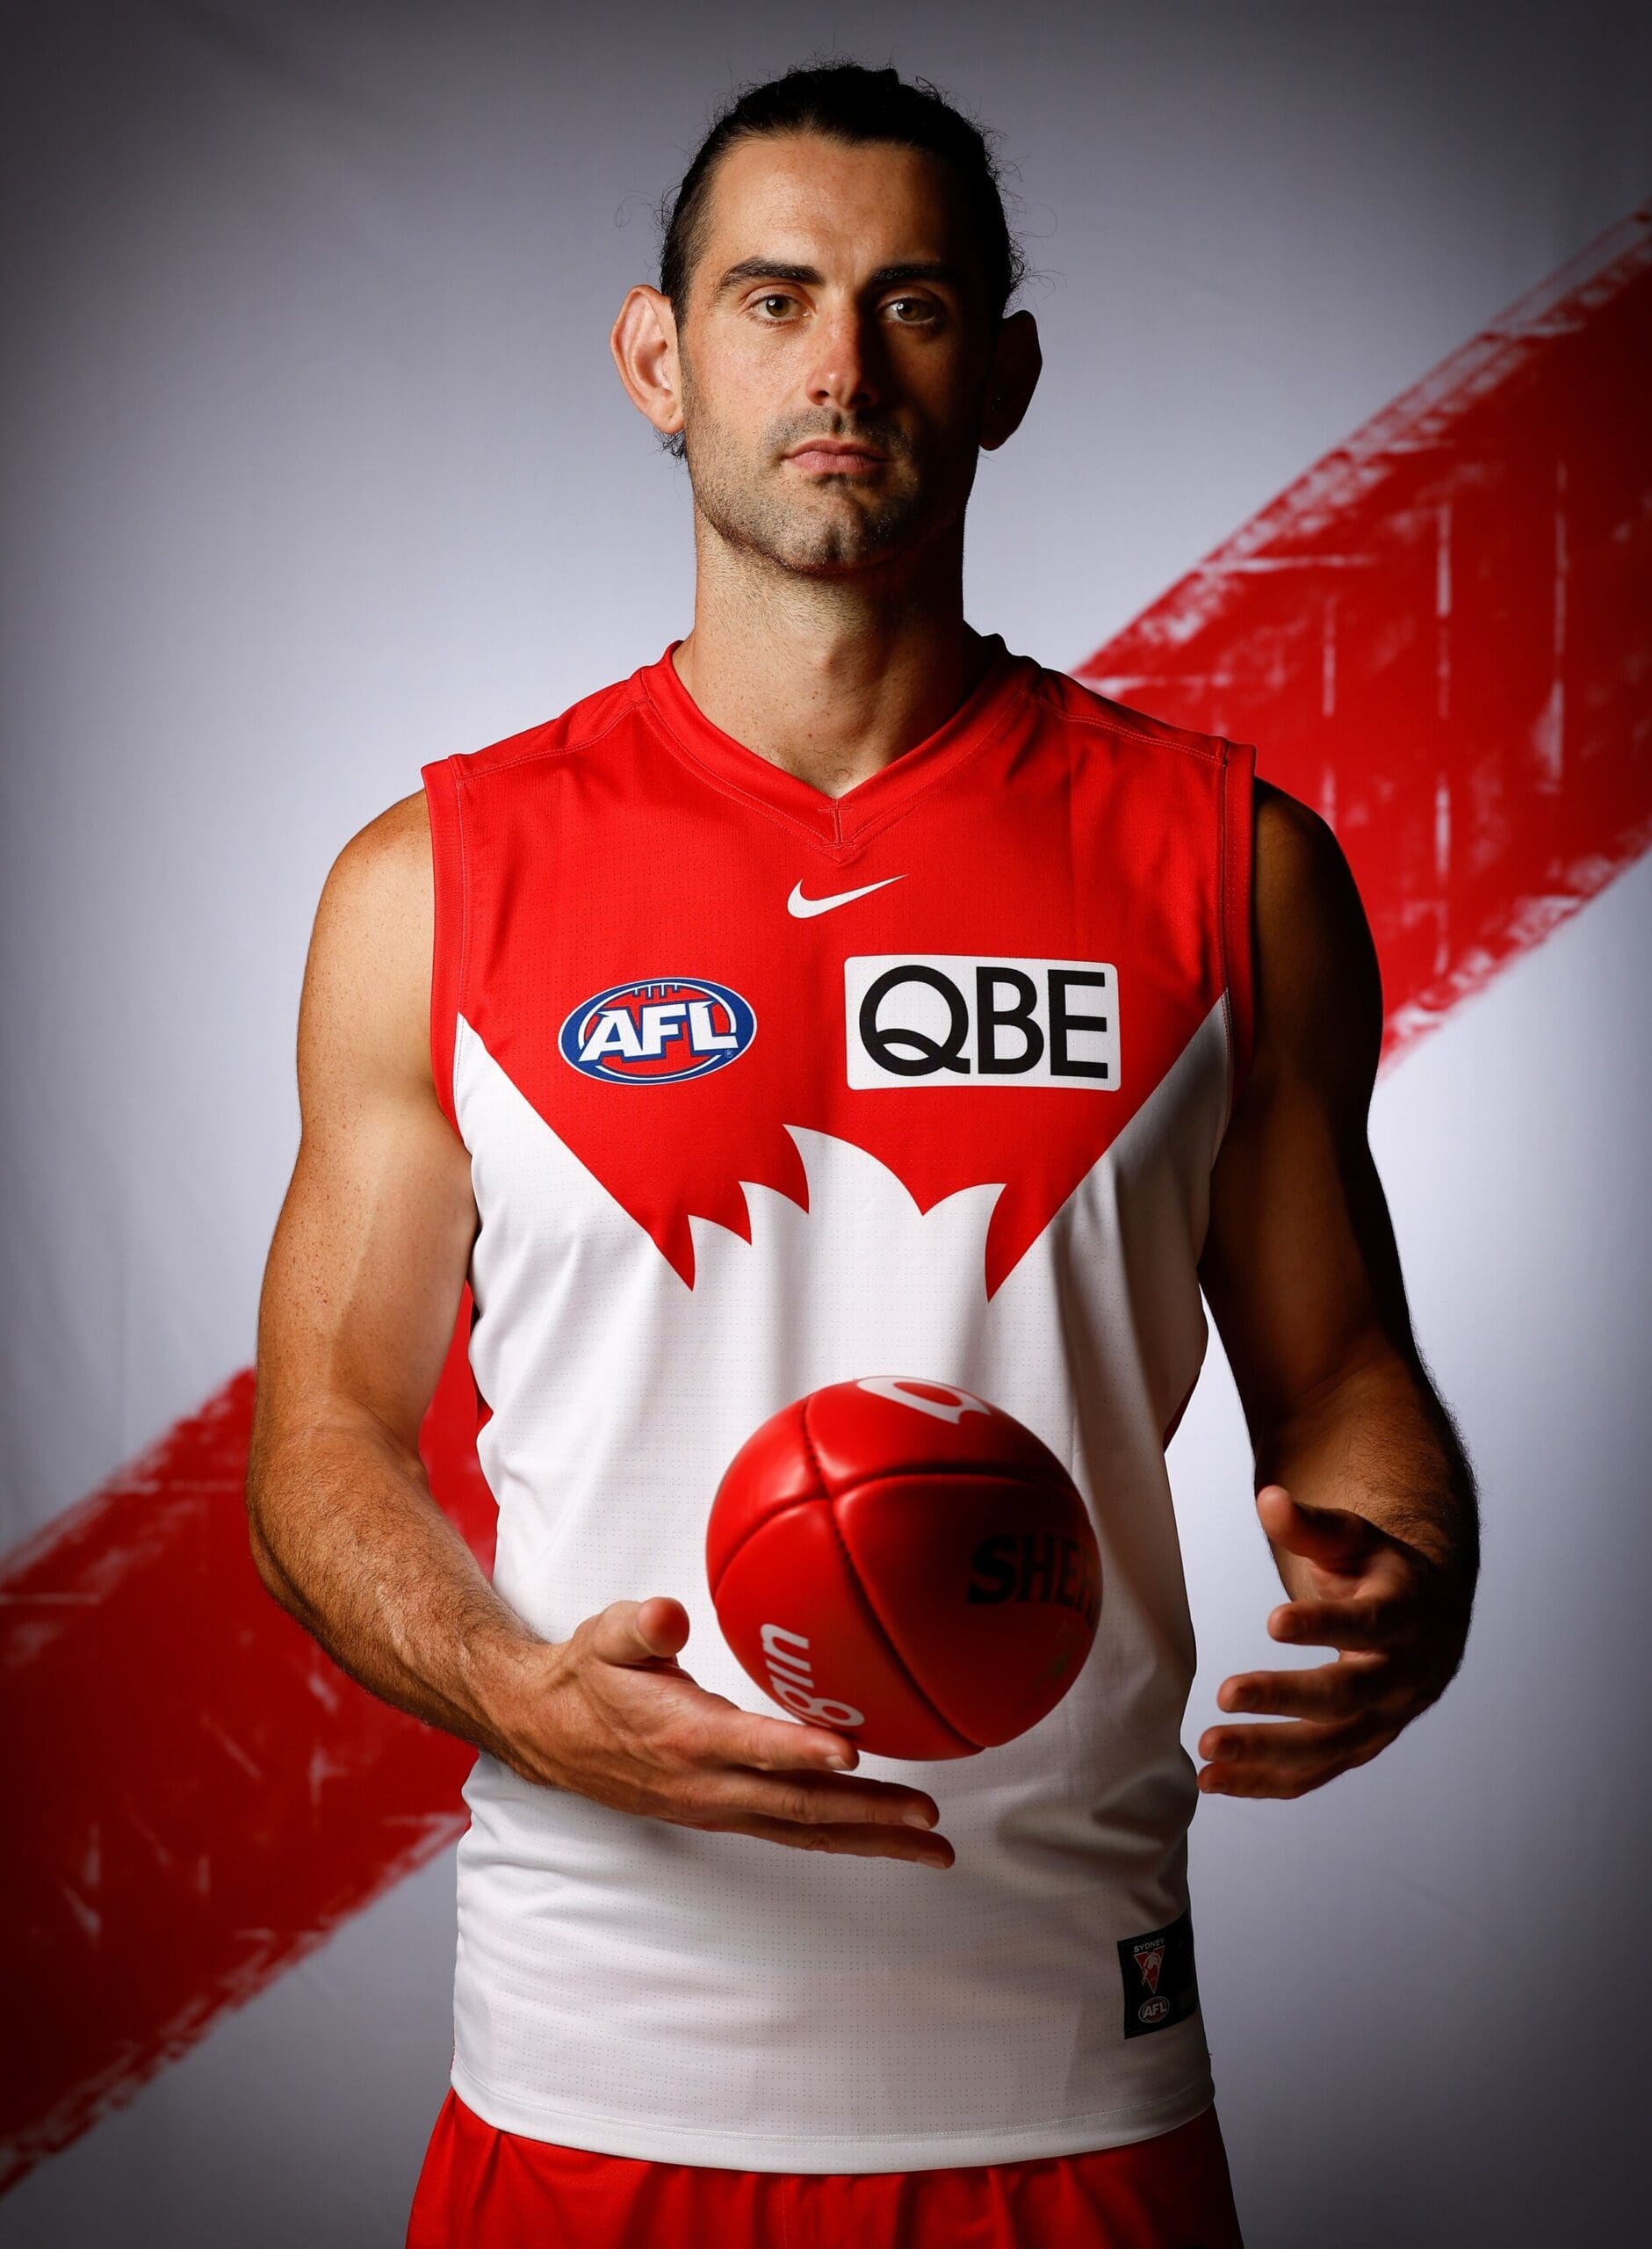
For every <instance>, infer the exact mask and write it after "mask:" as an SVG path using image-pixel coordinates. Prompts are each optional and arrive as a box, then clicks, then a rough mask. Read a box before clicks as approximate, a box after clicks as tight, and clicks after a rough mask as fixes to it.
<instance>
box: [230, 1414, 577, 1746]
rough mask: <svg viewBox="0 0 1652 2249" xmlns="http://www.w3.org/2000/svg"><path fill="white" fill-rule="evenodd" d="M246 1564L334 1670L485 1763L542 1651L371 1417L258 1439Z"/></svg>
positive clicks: (411, 1461)
mask: <svg viewBox="0 0 1652 2249" xmlns="http://www.w3.org/2000/svg"><path fill="white" fill-rule="evenodd" d="M247 1509H248V1515H249V1523H250V1526H251V1534H252V1548H253V1555H254V1558H255V1560H256V1563H257V1566H258V1570H259V1574H260V1575H261V1577H262V1578H263V1582H264V1584H265V1585H266V1586H267V1587H269V1589H270V1592H271V1595H273V1596H274V1598H275V1599H276V1600H277V1601H278V1602H280V1604H281V1606H282V1607H283V1608H284V1609H286V1610H287V1611H288V1612H289V1613H290V1614H291V1615H292V1616H294V1617H295V1618H296V1619H297V1620H298V1622H299V1623H301V1624H302V1625H303V1626H304V1627H305V1629H306V1630H307V1631H309V1632H311V1633H312V1634H314V1638H316V1639H317V1640H319V1641H320V1642H321V1645H322V1646H323V1647H324V1648H325V1649H326V1650H327V1652H328V1654H329V1655H330V1656H331V1657H332V1658H333V1660H334V1661H335V1663H336V1664H338V1665H339V1667H340V1668H341V1669H343V1670H344V1671H347V1672H348V1673H349V1674H350V1676H351V1677H352V1678H353V1679H357V1680H359V1681H360V1682H361V1684H362V1685H363V1686H364V1687H366V1688H369V1689H371V1690H372V1692H373V1693H374V1694H375V1695H378V1696H380V1697H381V1698H382V1699H383V1700H384V1701H385V1702H387V1703H394V1704H395V1705H396V1707H397V1708H398V1709H400V1710H409V1711H411V1712H412V1713H413V1714H414V1715H415V1717H421V1718H423V1719H424V1720H425V1721H426V1722H427V1723H428V1724H429V1725H436V1726H440V1727H442V1728H443V1729H444V1731H445V1732H449V1733H452V1734H457V1735H458V1737H459V1738H460V1739H462V1740H465V1741H469V1742H473V1743H474V1744H475V1745H476V1746H477V1747H478V1748H481V1749H486V1750H487V1751H489V1752H490V1753H491V1754H494V1755H496V1756H497V1755H501V1754H503V1752H504V1746H505V1745H504V1741H503V1739H502V1736H501V1731H500V1716H501V1712H503V1711H504V1710H507V1709H508V1708H509V1697H510V1695H511V1692H512V1689H514V1688H516V1687H517V1686H518V1685H519V1684H520V1683H521V1681H522V1679H523V1674H524V1670H525V1668H526V1667H528V1666H530V1665H531V1664H532V1662H533V1661H534V1660H535V1659H536V1658H537V1657H538V1656H542V1655H543V1652H544V1650H545V1645H546V1643H545V1642H544V1641H543V1640H541V1639H540V1638H538V1637H537V1635H536V1634H535V1633H533V1632H531V1631H529V1629H528V1627H527V1626H526V1625H525V1624H523V1622H522V1620H521V1618H520V1617H519V1616H516V1613H515V1611H514V1610H512V1609H510V1608H509V1607H508V1606H507V1604H506V1603H505V1602H503V1601H501V1599H500V1597H499V1595H497V1594H496V1593H495V1592H494V1589H493V1587H492V1586H491V1585H490V1584H489V1583H488V1581H487V1578H486V1577H485V1576H484V1575H483V1573H482V1571H481V1569H480V1566H478V1564H477V1561H476V1558H475V1557H474V1555H473V1553H472V1552H471V1551H470V1549H469V1547H468V1546H467V1545H466V1544H465V1541H464V1539H463V1537H461V1536H460V1535H459V1533H458V1530H457V1529H455V1528H454V1526H453V1524H452V1523H451V1522H450V1521H449V1520H448V1518H447V1516H446V1515H444V1514H443V1512H442V1510H441V1509H440V1508H438V1507H437V1506H436V1502H435V1501H434V1500H433V1499H432V1498H431V1496H430V1490H429V1483H428V1482H427V1480H426V1478H425V1474H424V1471H423V1467H422V1464H421V1462H420V1461H419V1459H418V1457H417V1456H416V1454H415V1455H410V1454H408V1452H407V1451H406V1450H404V1448H402V1447H401V1446H400V1445H399V1444H397V1443H395V1442H394V1441H393V1439H392V1437H391V1435H390V1434H389V1432H388V1431H387V1430H386V1429H385V1428H383V1427H382V1426H381V1425H380V1424H379V1423H378V1422H377V1421H374V1420H373V1419H372V1416H371V1415H369V1414H347V1413H341V1414H339V1415H337V1416H335V1417H333V1418H331V1419H329V1420H328V1421H320V1422H309V1423H307V1424H305V1425H304V1426H303V1427H301V1428H296V1429H292V1430H290V1431H288V1432H286V1433H285V1434H284V1435H279V1436H275V1435H260V1433H259V1432H257V1431H255V1434H254V1442H253V1447H252V1455H251V1460H250V1463H249V1472H248V1477H247Z"/></svg>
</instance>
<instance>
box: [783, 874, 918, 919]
mask: <svg viewBox="0 0 1652 2249" xmlns="http://www.w3.org/2000/svg"><path fill="white" fill-rule="evenodd" d="M905 879H906V878H905V875H885V876H884V879H883V881H882V882H869V883H862V886H861V887H860V889H859V890H840V891H835V892H833V895H832V896H831V897H830V898H805V897H804V894H803V885H802V884H801V883H800V882H795V883H793V885H792V886H791V896H790V898H789V899H788V900H786V911H787V913H788V914H795V915H797V919H798V920H799V921H800V922H806V921H807V920H808V918H809V916H810V915H812V914H829V913H830V912H831V911H832V908H833V907H834V906H847V905H848V902H849V900H851V899H852V898H867V897H869V896H870V894H871V893H872V892H873V891H875V890H882V889H884V887H885V886H886V885H888V884H890V883H891V882H905Z"/></svg>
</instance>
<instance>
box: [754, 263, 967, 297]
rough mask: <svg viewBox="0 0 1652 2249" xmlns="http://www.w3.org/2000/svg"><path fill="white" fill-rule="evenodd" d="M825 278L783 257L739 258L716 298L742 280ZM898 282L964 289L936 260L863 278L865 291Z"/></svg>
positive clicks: (812, 282)
mask: <svg viewBox="0 0 1652 2249" xmlns="http://www.w3.org/2000/svg"><path fill="white" fill-rule="evenodd" d="M825 278H826V276H825V275H824V274H823V273H821V272H820V271H819V268H818V267H816V266H812V265H790V264H787V262H786V261H785V259H783V258H776V257H743V258H741V260H740V262H739V264H738V265H731V266H730V268H729V270H728V271H727V272H726V273H725V274H724V276H723V278H722V279H721V280H720V281H719V282H718V285H717V291H716V293H717V294H718V296H719V297H720V296H721V295H722V294H723V293H724V292H725V290H728V289H737V288H739V286H740V284H741V283H742V282H745V281H797V282H801V283H802V284H803V285H804V286H805V287H814V286H819V283H821V282H822V281H824V280H825ZM901 281H944V282H946V283H949V285H950V286H951V287H953V288H955V289H956V290H957V291H958V292H959V293H960V294H961V295H962V294H963V292H964V290H965V288H966V287H967V286H968V285H967V283H966V281H965V278H964V276H963V273H962V271H960V270H959V268H958V267H957V266H956V265H949V264H946V263H945V262H944V260H942V259H941V258H938V257H930V258H906V259H905V260H904V261H902V262H901V263H900V264H896V265H880V266H879V267H878V269H877V271H876V273H872V274H869V275H868V276H867V281H866V286H867V287H868V288H869V289H892V288H893V287H894V286H895V285H896V284H897V283H898V282H901Z"/></svg>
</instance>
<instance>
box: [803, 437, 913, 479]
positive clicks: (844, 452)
mask: <svg viewBox="0 0 1652 2249" xmlns="http://www.w3.org/2000/svg"><path fill="white" fill-rule="evenodd" d="M885 459H888V454H881V452H872V447H869V445H840V443H836V445H833V443H832V441H829V438H813V441H812V443H807V445H798V447H796V450H793V452H789V454H787V461H796V463H798V467H807V470H813V473H816V474H832V473H839V474H856V473H861V474H863V473H868V470H872V467H881V466H884V463H885Z"/></svg>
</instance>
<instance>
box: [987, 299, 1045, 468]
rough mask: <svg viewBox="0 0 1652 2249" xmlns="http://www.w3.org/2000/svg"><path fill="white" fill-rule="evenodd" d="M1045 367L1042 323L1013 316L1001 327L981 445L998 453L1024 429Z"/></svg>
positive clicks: (1026, 316) (1025, 315)
mask: <svg viewBox="0 0 1652 2249" xmlns="http://www.w3.org/2000/svg"><path fill="white" fill-rule="evenodd" d="M1043 364H1044V355H1043V352H1042V350H1041V349H1040V348H1039V343H1038V322H1036V321H1035V319H1034V318H1033V316H1032V315H1031V313H1029V312H1019V313H1012V314H1011V315H1010V316H1009V318H1008V319H1007V320H1006V321H1000V322H999V330H998V336H997V339H996V341H995V342H994V343H993V346H992V366H991V369H990V370H989V372H988V375H987V384H986V405H985V410H984V411H983V413H982V416H981V445H982V449H983V450H984V451H985V452H996V450H997V449H998V447H999V445H1002V444H1003V443H1004V442H1005V440H1006V438H1013V437H1014V434H1015V432H1016V430H1019V429H1020V428H1021V421H1022V417H1023V416H1025V414H1026V412H1027V409H1028V407H1029V406H1030V405H1031V404H1032V399H1033V393H1034V391H1035V390H1036V389H1037V387H1038V377H1039V374H1040V372H1041V371H1042V367H1043Z"/></svg>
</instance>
